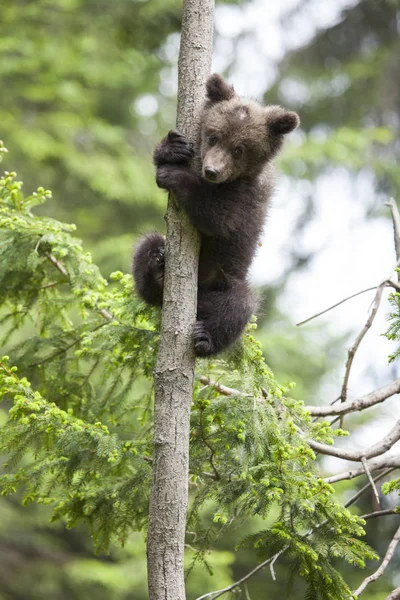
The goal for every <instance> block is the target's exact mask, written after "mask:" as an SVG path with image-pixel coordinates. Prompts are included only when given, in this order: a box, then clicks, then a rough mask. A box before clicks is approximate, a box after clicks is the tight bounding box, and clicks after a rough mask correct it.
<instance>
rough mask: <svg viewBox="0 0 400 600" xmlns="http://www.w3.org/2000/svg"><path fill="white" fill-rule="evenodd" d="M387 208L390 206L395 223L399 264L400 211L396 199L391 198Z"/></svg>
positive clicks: (399, 276) (394, 233)
mask: <svg viewBox="0 0 400 600" xmlns="http://www.w3.org/2000/svg"><path fill="white" fill-rule="evenodd" d="M385 206H388V207H389V208H390V210H391V213H392V221H393V236H394V249H395V251H396V259H397V262H399V261H400V214H399V209H398V208H397V204H396V202H395V200H394V198H390V200H389V202H385ZM397 277H398V280H399V281H400V273H398V274H397Z"/></svg>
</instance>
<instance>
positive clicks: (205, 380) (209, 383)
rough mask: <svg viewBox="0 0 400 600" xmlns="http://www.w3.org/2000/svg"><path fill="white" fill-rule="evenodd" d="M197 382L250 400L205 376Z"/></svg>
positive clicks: (227, 394)
mask: <svg viewBox="0 0 400 600" xmlns="http://www.w3.org/2000/svg"><path fill="white" fill-rule="evenodd" d="M199 381H200V382H201V383H203V384H204V385H205V386H210V387H212V388H214V389H215V390H217V392H219V393H220V394H222V396H231V397H233V398H235V397H236V396H243V397H245V398H252V394H245V393H244V392H241V391H240V390H235V389H234V388H230V387H226V386H225V385H222V384H221V383H218V381H213V380H212V379H210V377H206V376H205V375H202V376H201V377H200V378H199ZM399 381H400V380H399Z"/></svg>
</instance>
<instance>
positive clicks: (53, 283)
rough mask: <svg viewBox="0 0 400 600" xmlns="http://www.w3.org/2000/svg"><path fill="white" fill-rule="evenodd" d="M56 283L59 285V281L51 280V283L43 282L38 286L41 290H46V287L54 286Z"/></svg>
mask: <svg viewBox="0 0 400 600" xmlns="http://www.w3.org/2000/svg"><path fill="white" fill-rule="evenodd" d="M56 285H60V282H59V281H53V282H52V283H45V284H44V285H42V287H41V288H40V289H41V290H47V289H48V288H52V287H56Z"/></svg>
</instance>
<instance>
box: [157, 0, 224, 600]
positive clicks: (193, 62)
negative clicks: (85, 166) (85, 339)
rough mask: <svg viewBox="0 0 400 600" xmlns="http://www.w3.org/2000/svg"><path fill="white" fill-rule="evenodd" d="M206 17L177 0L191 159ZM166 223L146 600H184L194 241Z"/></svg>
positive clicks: (206, 69) (182, 124) (207, 42)
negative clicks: (179, 13)
mask: <svg viewBox="0 0 400 600" xmlns="http://www.w3.org/2000/svg"><path fill="white" fill-rule="evenodd" d="M213 18H214V0H183V14H182V35H181V45H180V53H179V64H178V68H179V84H178V112H177V126H178V129H179V130H180V131H181V132H182V133H183V134H184V135H186V136H187V137H188V138H189V139H190V140H192V141H193V142H194V144H195V147H196V146H197V147H196V150H197V153H198V122H199V115H200V109H201V105H202V102H203V100H204V93H205V82H206V79H207V76H208V75H209V73H210V68H211V55H212V41H213ZM198 164H199V163H198ZM198 164H197V166H198ZM166 221H167V242H166V265H165V276H164V300H163V310H162V324H161V340H160V349H159V353H158V358H157V365H156V369H155V373H154V386H155V407H154V438H153V448H154V450H153V485H152V491H151V498H150V518H149V528H148V537H147V569H148V585H149V598H150V600H161V599H162V600H185V597H186V596H185V584H184V565H183V560H184V538H185V525H186V512H187V502H188V467H189V424H190V405H191V401H192V394H193V380H194V362H195V356H194V350H193V325H194V322H195V318H196V304H197V268H198V255H199V247H200V242H199V235H198V233H197V231H196V230H195V229H194V228H193V227H192V226H191V224H190V223H189V221H188V219H187V217H186V214H185V213H184V212H183V211H180V210H178V209H177V207H176V205H175V202H174V200H173V198H171V197H170V199H169V202H168V211H167V216H166Z"/></svg>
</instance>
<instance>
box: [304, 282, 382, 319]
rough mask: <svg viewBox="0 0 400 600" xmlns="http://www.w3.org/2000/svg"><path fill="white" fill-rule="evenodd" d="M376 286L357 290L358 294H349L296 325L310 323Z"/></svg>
mask: <svg viewBox="0 0 400 600" xmlns="http://www.w3.org/2000/svg"><path fill="white" fill-rule="evenodd" d="M376 288H377V286H376V285H374V286H373V287H369V288H366V289H365V290H361V292H357V293H356V294H352V295H351V296H347V298H344V299H343V300H340V302H336V304H332V306H330V307H329V308H326V309H325V310H321V312H319V313H317V314H315V315H313V316H312V317H308V319H304V321H300V323H296V327H301V326H302V325H305V324H306V323H309V322H310V321H312V320H313V319H316V318H317V317H320V316H321V315H324V314H325V313H327V312H329V311H330V310H333V309H334V308H336V307H337V306H340V305H341V304H344V303H345V302H347V301H348V300H351V299H352V298H356V297H357V296H360V295H361V294H365V293H366V292H370V291H371V290H376Z"/></svg>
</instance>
